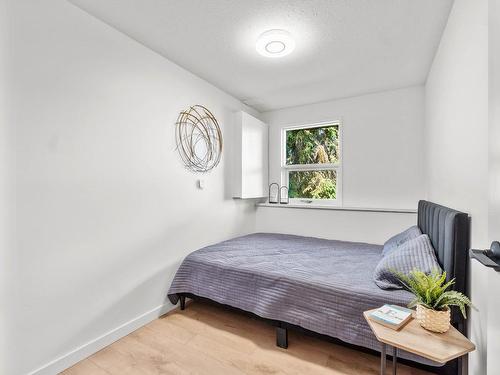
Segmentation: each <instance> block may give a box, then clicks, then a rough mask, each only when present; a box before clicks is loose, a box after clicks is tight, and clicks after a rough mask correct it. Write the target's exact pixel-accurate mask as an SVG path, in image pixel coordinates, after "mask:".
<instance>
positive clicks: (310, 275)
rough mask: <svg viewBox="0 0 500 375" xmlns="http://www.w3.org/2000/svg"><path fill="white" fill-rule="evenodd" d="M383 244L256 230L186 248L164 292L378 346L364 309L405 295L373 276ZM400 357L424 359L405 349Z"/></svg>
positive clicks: (172, 298) (403, 302)
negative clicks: (377, 282) (189, 250)
mask: <svg viewBox="0 0 500 375" xmlns="http://www.w3.org/2000/svg"><path fill="white" fill-rule="evenodd" d="M381 253H382V246H378V245H371V244H366V243H355V242H343V241H334V240H325V239H319V238H310V237H301V236H293V235H285V234H273V233H256V234H251V235H247V236H243V237H238V238H234V239H231V240H228V241H224V242H221V243H218V244H215V245H212V246H208V247H205V248H203V249H200V250H198V251H195V252H193V253H191V254H189V255H188V256H187V257H186V259H185V260H184V261H183V263H182V264H181V266H180V268H179V270H178V271H177V274H176V275H175V278H174V280H173V282H172V285H171V287H170V290H169V292H168V297H169V299H170V301H171V302H172V303H174V304H175V303H177V301H178V296H177V293H192V294H194V295H197V296H200V297H206V298H209V299H211V300H213V301H216V302H219V303H222V304H226V305H229V306H233V307H236V308H239V309H242V310H245V311H249V312H252V313H254V314H256V315H258V316H261V317H263V318H267V319H274V320H280V321H284V322H287V323H291V324H295V325H298V326H300V327H303V328H306V329H308V330H311V331H314V332H317V333H321V334H325V335H328V336H331V337H336V338H339V339H341V340H342V341H345V342H347V343H351V344H354V345H359V346H363V347H367V348H370V349H375V350H379V349H380V344H379V343H378V342H377V341H376V339H375V337H374V336H373V333H372V332H371V330H370V328H369V327H368V324H367V323H366V321H365V319H364V318H363V311H365V310H368V309H372V308H375V307H379V306H381V305H383V304H384V303H392V304H398V305H406V304H407V303H408V301H409V300H410V299H411V294H410V293H408V292H406V291H403V290H382V289H380V288H379V287H377V285H375V283H374V282H373V281H372V274H373V271H374V269H375V267H376V265H377V263H378V261H379V259H380V257H381ZM402 356H403V357H407V358H411V359H413V360H417V361H420V362H423V363H429V362H427V361H424V360H420V359H418V358H415V357H413V356H411V355H408V354H407V353H402Z"/></svg>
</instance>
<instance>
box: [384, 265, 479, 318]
mask: <svg viewBox="0 0 500 375" xmlns="http://www.w3.org/2000/svg"><path fill="white" fill-rule="evenodd" d="M394 274H395V275H396V277H397V278H398V279H399V280H400V281H401V283H402V284H403V286H404V287H405V288H406V289H408V291H410V292H411V293H413V294H414V295H415V298H414V299H413V300H412V301H411V302H410V303H409V304H408V307H410V308H412V307H415V306H417V305H423V306H425V307H427V308H428V309H431V310H437V311H443V310H446V309H447V308H449V307H450V306H457V307H458V308H459V309H460V311H461V312H462V315H463V316H464V318H467V315H466V311H465V308H466V307H467V306H470V307H472V303H471V301H470V300H469V298H467V296H465V295H464V294H463V293H460V292H457V291H454V290H447V289H448V288H449V287H451V286H452V285H453V284H455V279H452V280H450V281H448V282H446V272H443V273H441V272H440V271H439V270H437V269H436V270H433V271H432V272H431V273H430V274H426V273H425V272H422V271H419V270H417V269H414V270H413V271H411V272H410V273H409V274H408V275H404V274H402V273H399V272H395V273H394Z"/></svg>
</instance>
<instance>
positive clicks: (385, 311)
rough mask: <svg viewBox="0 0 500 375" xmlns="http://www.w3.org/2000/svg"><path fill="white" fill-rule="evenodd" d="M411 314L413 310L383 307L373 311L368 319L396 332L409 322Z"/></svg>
mask: <svg viewBox="0 0 500 375" xmlns="http://www.w3.org/2000/svg"><path fill="white" fill-rule="evenodd" d="M412 312H413V310H410V309H407V308H406V307H401V306H396V305H384V306H381V307H379V308H378V309H376V310H373V311H372V312H371V313H370V315H369V316H368V317H369V318H370V319H371V320H373V321H374V322H377V323H379V324H382V325H383V326H386V327H388V328H392V329H394V330H396V331H397V330H399V329H401V328H402V327H404V326H405V325H406V323H408V322H409V321H410V320H411V318H412Z"/></svg>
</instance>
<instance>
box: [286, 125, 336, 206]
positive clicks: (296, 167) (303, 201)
mask: <svg viewBox="0 0 500 375" xmlns="http://www.w3.org/2000/svg"><path fill="white" fill-rule="evenodd" d="M328 125H336V126H338V128H339V130H338V134H339V144H338V150H337V154H338V157H339V162H338V163H324V164H292V165H287V164H286V132H287V131H290V130H299V129H312V128H321V127H326V126H328ZM342 141H343V126H342V119H338V120H331V121H322V122H316V123H305V124H296V125H287V126H284V127H283V128H282V129H281V145H280V147H281V166H280V175H281V186H286V187H287V188H288V187H289V185H288V183H289V174H290V172H295V171H315V170H333V171H335V173H336V179H337V185H336V186H337V187H336V189H337V190H336V198H335V199H309V198H290V200H289V202H290V204H294V205H304V206H314V205H318V206H320V205H321V206H335V207H341V206H342V163H343V152H342V150H343V148H342Z"/></svg>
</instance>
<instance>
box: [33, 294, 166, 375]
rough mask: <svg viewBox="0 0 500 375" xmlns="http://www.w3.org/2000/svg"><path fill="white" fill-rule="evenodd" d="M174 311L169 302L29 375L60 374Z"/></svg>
mask: <svg viewBox="0 0 500 375" xmlns="http://www.w3.org/2000/svg"><path fill="white" fill-rule="evenodd" d="M172 309H174V306H173V305H172V304H171V303H168V302H167V303H164V304H163V305H160V306H158V307H155V308H154V309H152V310H150V311H147V312H145V313H144V314H142V315H140V316H138V317H136V318H134V319H132V320H130V321H128V322H126V323H124V324H122V325H120V326H118V327H116V328H114V329H112V330H111V331H109V332H107V333H105V334H103V335H101V336H99V337H97V338H95V339H93V340H91V341H89V342H88V343H86V344H83V345H82V346H80V347H78V348H76V349H74V350H72V351H70V352H68V353H66V354H64V355H63V356H61V357H59V358H56V359H54V360H52V361H50V362H49V363H47V364H45V365H43V366H41V367H39V368H37V369H36V370H34V371H31V372H30V373H29V374H28V375H54V374H58V373H60V372H61V371H63V370H65V369H67V368H68V367H71V366H73V365H74V364H75V363H77V362H79V361H81V360H82V359H85V358H87V357H88V356H90V355H92V354H94V353H96V352H98V351H99V350H101V349H102V348H104V347H106V346H108V345H110V344H112V343H113V342H115V341H116V340H119V339H121V338H122V337H124V336H126V335H128V334H129V333H131V332H133V331H135V330H136V329H138V328H141V327H142V326H144V325H146V324H148V323H149V322H151V321H153V320H155V319H156V318H158V317H159V316H161V315H163V314H165V313H167V312H169V311H170V310H172Z"/></svg>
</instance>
